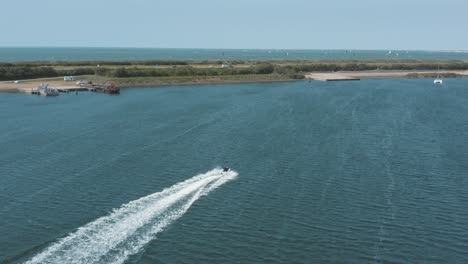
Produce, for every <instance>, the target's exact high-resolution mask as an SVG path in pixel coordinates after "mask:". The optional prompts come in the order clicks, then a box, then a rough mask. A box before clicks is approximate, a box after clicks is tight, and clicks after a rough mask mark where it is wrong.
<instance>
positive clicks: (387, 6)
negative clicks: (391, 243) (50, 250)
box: [0, 0, 468, 50]
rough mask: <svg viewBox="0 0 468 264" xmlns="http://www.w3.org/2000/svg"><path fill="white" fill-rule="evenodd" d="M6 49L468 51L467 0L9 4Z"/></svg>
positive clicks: (57, 0) (31, 0)
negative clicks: (59, 47) (13, 47)
mask: <svg viewBox="0 0 468 264" xmlns="http://www.w3.org/2000/svg"><path fill="white" fill-rule="evenodd" d="M1 7H2V11H3V12H2V14H1V15H0V25H1V27H2V30H1V34H0V46H73V47H82V46H84V47H155V48H265V49H272V48H277V49H431V50H462V49H463V50H466V49H468V46H467V45H468V34H467V32H468V31H467V30H468V27H467V26H468V20H466V19H465V17H466V12H467V10H468V1H467V0H444V1H436V0H424V1H423V0H323V1H312V0H287V1H286V0H235V1H223V0H170V1H169V0H168V1H159V0H80V1H69V0H2V2H1Z"/></svg>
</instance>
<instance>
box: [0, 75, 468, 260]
mask: <svg viewBox="0 0 468 264" xmlns="http://www.w3.org/2000/svg"><path fill="white" fill-rule="evenodd" d="M467 116H468V80H467V79H446V80H445V84H444V86H434V85H433V84H432V80H428V79H392V80H365V81H360V82H314V81H312V82H308V81H301V82H289V83H265V84H225V85H208V86H184V87H163V88H154V89H152V88H129V89H123V90H122V94H121V95H119V96H109V95H105V94H95V93H80V94H78V95H75V94H61V95H60V96H58V97H55V98H46V97H39V96H32V95H25V94H0V120H2V121H1V122H0V149H1V151H0V161H1V162H0V201H1V203H0V234H1V235H0V262H5V263H9V262H13V263H16V262H20V263H21V262H25V261H30V263H460V264H461V263H468V248H467V245H468V239H467V238H468V229H467V228H466V227H467V226H468V207H467V206H466V205H467V204H468V177H467V172H468V163H467V162H466V161H467V160H468V144H467V143H468V132H467V131H468V119H467ZM223 165H228V166H230V167H232V168H233V171H231V172H229V173H228V174H221V173H220V172H219V170H217V169H216V168H217V167H218V166H223ZM236 174H237V175H236ZM196 175H199V176H196ZM132 201H133V202H132Z"/></svg>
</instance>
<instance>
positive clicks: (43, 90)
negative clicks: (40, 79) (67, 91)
mask: <svg viewBox="0 0 468 264" xmlns="http://www.w3.org/2000/svg"><path fill="white" fill-rule="evenodd" d="M32 93H33V94H37V95H43V96H57V95H59V92H58V91H57V89H53V88H49V84H47V83H42V84H39V85H38V86H37V89H35V90H33V91H32Z"/></svg>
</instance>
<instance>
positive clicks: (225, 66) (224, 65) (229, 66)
mask: <svg viewBox="0 0 468 264" xmlns="http://www.w3.org/2000/svg"><path fill="white" fill-rule="evenodd" d="M221 68H223V69H224V68H232V65H231V64H221Z"/></svg>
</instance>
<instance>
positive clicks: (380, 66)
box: [0, 60, 468, 81]
mask: <svg viewBox="0 0 468 264" xmlns="http://www.w3.org/2000/svg"><path fill="white" fill-rule="evenodd" d="M439 68H440V70H468V61H457V60H453V61H416V60H375V61H355V60H341V61H230V62H221V61H198V62H196V61H195V62H193V61H190V62H188V61H71V62H17V63H0V80H2V81H7V80H24V79H34V78H47V77H59V76H69V75H72V76H80V75H95V76H101V77H107V78H131V77H169V78H171V79H173V80H177V78H179V77H183V76H186V77H190V78H191V79H193V78H194V77H200V78H203V79H209V78H213V77H216V76H218V77H220V76H244V77H242V79H249V78H248V77H245V76H248V75H265V76H266V75H276V76H282V78H287V79H302V78H304V73H307V72H333V71H364V70H437V69H439ZM176 77H177V78H176ZM411 77H413V76H411ZM229 78H231V77H229ZM240 78H241V77H240Z"/></svg>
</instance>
